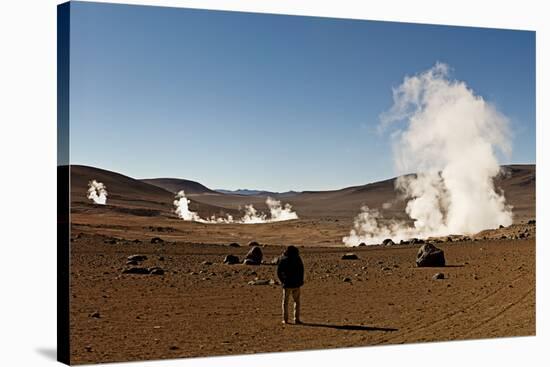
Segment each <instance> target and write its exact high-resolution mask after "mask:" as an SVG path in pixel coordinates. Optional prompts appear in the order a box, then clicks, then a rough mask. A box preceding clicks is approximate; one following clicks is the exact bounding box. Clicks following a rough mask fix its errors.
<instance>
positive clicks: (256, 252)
mask: <svg viewBox="0 0 550 367" xmlns="http://www.w3.org/2000/svg"><path fill="white" fill-rule="evenodd" d="M263 256H264V255H263V253H262V249H261V248H260V247H259V246H254V247H252V248H251V249H250V251H248V253H247V254H246V256H245V259H244V264H246V265H260V264H261V263H262V259H263Z"/></svg>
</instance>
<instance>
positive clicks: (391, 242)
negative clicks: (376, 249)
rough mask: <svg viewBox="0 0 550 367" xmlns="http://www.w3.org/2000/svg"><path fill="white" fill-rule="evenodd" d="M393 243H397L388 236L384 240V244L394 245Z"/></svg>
mask: <svg viewBox="0 0 550 367" xmlns="http://www.w3.org/2000/svg"><path fill="white" fill-rule="evenodd" d="M393 245H395V242H393V241H392V239H391V238H386V239H385V240H384V241H382V246H393Z"/></svg>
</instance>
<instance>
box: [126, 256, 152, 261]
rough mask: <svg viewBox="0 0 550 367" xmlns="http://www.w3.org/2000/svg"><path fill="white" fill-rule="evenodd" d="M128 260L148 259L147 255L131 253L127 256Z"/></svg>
mask: <svg viewBox="0 0 550 367" xmlns="http://www.w3.org/2000/svg"><path fill="white" fill-rule="evenodd" d="M127 259H128V261H145V260H147V256H146V255H130V256H128V257H127Z"/></svg>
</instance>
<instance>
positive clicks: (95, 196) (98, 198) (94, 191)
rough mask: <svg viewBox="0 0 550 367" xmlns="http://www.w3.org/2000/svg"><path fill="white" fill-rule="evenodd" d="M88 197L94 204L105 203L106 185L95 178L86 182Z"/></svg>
mask: <svg viewBox="0 0 550 367" xmlns="http://www.w3.org/2000/svg"><path fill="white" fill-rule="evenodd" d="M88 199H90V200H93V202H94V204H101V205H105V204H106V203H107V187H106V186H105V185H104V184H103V183H101V182H98V181H96V180H92V181H90V182H88Z"/></svg>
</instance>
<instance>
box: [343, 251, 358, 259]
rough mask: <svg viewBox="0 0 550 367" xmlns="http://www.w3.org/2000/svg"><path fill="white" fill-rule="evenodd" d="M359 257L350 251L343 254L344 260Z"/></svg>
mask: <svg viewBox="0 0 550 367" xmlns="http://www.w3.org/2000/svg"><path fill="white" fill-rule="evenodd" d="M357 259H359V257H357V255H355V254H354V253H353V252H348V253H347V254H343V255H342V260H357Z"/></svg>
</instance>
